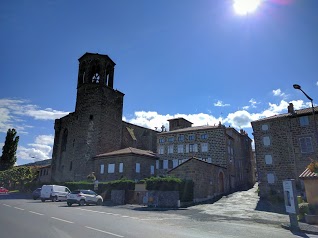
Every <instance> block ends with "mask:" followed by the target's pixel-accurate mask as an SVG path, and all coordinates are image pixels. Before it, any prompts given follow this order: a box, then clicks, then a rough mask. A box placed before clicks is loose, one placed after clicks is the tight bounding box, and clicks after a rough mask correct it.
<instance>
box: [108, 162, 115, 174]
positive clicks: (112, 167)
mask: <svg viewBox="0 0 318 238" xmlns="http://www.w3.org/2000/svg"><path fill="white" fill-rule="evenodd" d="M114 172H115V164H109V165H108V173H109V174H113V173H114Z"/></svg>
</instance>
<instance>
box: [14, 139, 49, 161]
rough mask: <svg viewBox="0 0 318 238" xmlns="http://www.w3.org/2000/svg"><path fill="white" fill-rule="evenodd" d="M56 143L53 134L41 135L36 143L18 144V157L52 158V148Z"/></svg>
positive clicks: (22, 158)
mask: <svg viewBox="0 0 318 238" xmlns="http://www.w3.org/2000/svg"><path fill="white" fill-rule="evenodd" d="M53 143H54V136H53V135H39V136H37V137H36V138H35V140H34V143H30V144H28V145H27V146H28V147H24V146H18V149H17V158H18V159H19V160H29V161H30V162H32V161H39V160H46V159H51V158H52V148H53Z"/></svg>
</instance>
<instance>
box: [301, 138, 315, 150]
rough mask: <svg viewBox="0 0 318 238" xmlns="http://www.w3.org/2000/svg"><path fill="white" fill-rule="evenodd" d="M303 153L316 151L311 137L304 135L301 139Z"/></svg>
mask: <svg viewBox="0 0 318 238" xmlns="http://www.w3.org/2000/svg"><path fill="white" fill-rule="evenodd" d="M299 143H300V149H301V153H311V152H313V151H314V149H313V145H312V141H311V137H303V138H300V139H299Z"/></svg>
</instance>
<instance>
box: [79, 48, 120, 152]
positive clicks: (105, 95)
mask: <svg viewBox="0 0 318 238" xmlns="http://www.w3.org/2000/svg"><path fill="white" fill-rule="evenodd" d="M114 67H115V63H114V62H113V61H112V60H111V59H110V58H109V57H108V56H107V55H100V54H92V53H85V54H84V55H83V56H82V57H80V58H79V70H78V80H77V98H76V107H75V114H76V115H77V116H78V118H79V120H80V121H81V123H80V124H81V128H79V129H80V130H81V131H82V136H83V138H86V145H87V146H88V147H91V148H90V149H88V148H87V149H88V150H91V153H89V156H90V157H91V156H95V155H97V154H100V153H105V152H109V151H113V150H118V149H120V146H121V136H122V114H123V99H124V94H123V93H121V92H119V91H117V90H114V88H113V86H114ZM84 143H85V142H84ZM87 152H88V151H87Z"/></svg>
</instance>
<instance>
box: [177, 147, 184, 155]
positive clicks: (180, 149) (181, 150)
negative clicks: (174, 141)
mask: <svg viewBox="0 0 318 238" xmlns="http://www.w3.org/2000/svg"><path fill="white" fill-rule="evenodd" d="M183 148H184V146H183V145H178V153H183Z"/></svg>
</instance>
